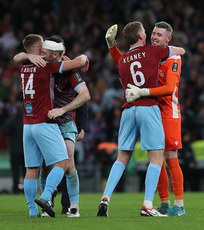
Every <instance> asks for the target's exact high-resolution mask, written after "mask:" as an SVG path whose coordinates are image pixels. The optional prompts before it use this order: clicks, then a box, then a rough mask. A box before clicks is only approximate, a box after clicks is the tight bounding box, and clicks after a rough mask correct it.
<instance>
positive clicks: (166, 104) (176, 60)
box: [158, 55, 181, 118]
mask: <svg viewBox="0 0 204 230" xmlns="http://www.w3.org/2000/svg"><path fill="white" fill-rule="evenodd" d="M167 74H171V75H176V77H177V82H176V87H175V89H174V92H173V95H171V96H165V97H158V102H159V108H160V111H161V115H162V117H164V118H180V117H181V115H180V105H179V101H178V87H179V80H180V74H181V57H180V56H177V55H174V56H171V57H169V58H168V59H166V60H165V61H164V62H163V63H161V65H160V68H159V84H158V85H159V86H163V85H165V84H166V76H167Z"/></svg>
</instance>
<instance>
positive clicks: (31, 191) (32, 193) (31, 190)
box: [24, 179, 39, 216]
mask: <svg viewBox="0 0 204 230" xmlns="http://www.w3.org/2000/svg"><path fill="white" fill-rule="evenodd" d="M37 188H38V186H37V179H24V193H25V197H26V200H27V205H28V208H29V215H30V216H35V215H38V214H39V211H38V208H37V205H36V203H35V201H34V200H35V198H36V196H37Z"/></svg>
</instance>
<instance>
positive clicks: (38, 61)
mask: <svg viewBox="0 0 204 230" xmlns="http://www.w3.org/2000/svg"><path fill="white" fill-rule="evenodd" d="M27 57H28V59H29V61H30V62H32V63H33V64H34V65H36V66H37V67H45V66H46V61H45V60H44V59H43V58H44V57H45V56H42V55H35V54H28V56H27Z"/></svg>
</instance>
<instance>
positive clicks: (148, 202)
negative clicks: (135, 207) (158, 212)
mask: <svg viewBox="0 0 204 230" xmlns="http://www.w3.org/2000/svg"><path fill="white" fill-rule="evenodd" d="M143 205H144V206H145V207H146V208H148V209H152V208H153V204H152V201H151V200H144V203H143Z"/></svg>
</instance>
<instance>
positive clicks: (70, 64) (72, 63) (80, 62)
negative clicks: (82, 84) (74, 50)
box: [62, 54, 89, 72]
mask: <svg viewBox="0 0 204 230" xmlns="http://www.w3.org/2000/svg"><path fill="white" fill-rule="evenodd" d="M77 68H81V70H82V71H83V72H86V71H87V70H88V68H89V59H88V57H87V56H86V55H84V54H82V55H80V56H78V57H76V58H75V59H73V60H68V61H65V62H64V64H63V67H62V71H63V72H65V71H68V70H72V69H77Z"/></svg>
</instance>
